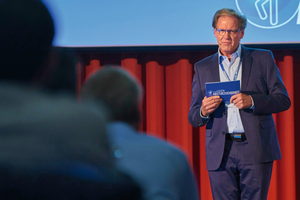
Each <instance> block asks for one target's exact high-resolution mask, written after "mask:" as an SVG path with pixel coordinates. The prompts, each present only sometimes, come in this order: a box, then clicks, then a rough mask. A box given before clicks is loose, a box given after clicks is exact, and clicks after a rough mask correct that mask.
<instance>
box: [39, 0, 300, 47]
mask: <svg viewBox="0 0 300 200" xmlns="http://www.w3.org/2000/svg"><path fill="white" fill-rule="evenodd" d="M43 1H44V2H45V4H46V5H47V6H48V7H49V9H50V12H51V14H52V16H53V17H54V20H55V26H56V36H55V39H54V43H53V44H54V45H55V46H63V47H106V46H156V45H157V46H165V45H210V44H216V39H215V37H214V35H213V29H212V26H211V23H212V17H213V15H214V13H215V12H216V11H217V10H218V9H221V8H232V9H235V10H236V11H238V12H240V13H242V14H244V15H245V16H246V17H247V19H248V25H247V28H246V30H245V36H244V38H243V39H242V41H241V42H242V43H243V44H270V43H272V44H274V43H275V44H281V43H289V44H291V43H293V44H295V43H300V34H299V32H300V13H299V3H300V2H299V0H43Z"/></svg>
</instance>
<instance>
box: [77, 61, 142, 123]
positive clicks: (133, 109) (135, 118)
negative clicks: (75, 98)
mask: <svg viewBox="0 0 300 200" xmlns="http://www.w3.org/2000/svg"><path fill="white" fill-rule="evenodd" d="M141 92H142V91H141V88H140V86H139V84H138V82H137V81H136V80H135V79H134V78H133V77H132V76H131V75H130V74H129V73H128V72H126V71H125V70H124V69H122V68H121V67H120V66H119V67H104V68H103V69H101V70H99V71H98V72H96V73H95V74H94V75H93V76H91V77H90V78H89V79H88V81H87V82H86V83H85V84H84V85H83V87H82V95H83V97H87V96H90V97H91V96H92V97H93V98H96V99H98V100H100V101H103V103H105V104H106V105H107V106H108V108H109V109H110V110H111V112H112V118H113V120H114V121H123V122H127V123H129V124H131V125H134V126H136V124H138V123H139V122H140V112H139V101H140V97H141Z"/></svg>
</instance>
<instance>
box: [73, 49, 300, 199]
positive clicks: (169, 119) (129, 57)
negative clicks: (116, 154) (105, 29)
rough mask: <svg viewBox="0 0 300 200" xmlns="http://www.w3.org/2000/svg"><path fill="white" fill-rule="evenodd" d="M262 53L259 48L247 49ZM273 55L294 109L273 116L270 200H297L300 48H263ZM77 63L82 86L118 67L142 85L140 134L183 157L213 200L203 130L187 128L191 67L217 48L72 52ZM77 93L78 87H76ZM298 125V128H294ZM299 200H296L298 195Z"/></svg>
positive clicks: (202, 191) (202, 193) (204, 196)
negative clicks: (275, 154)
mask: <svg viewBox="0 0 300 200" xmlns="http://www.w3.org/2000/svg"><path fill="white" fill-rule="evenodd" d="M251 47H261V46H251ZM262 47H263V48H267V49H270V50H272V51H273V53H274V57H275V60H276V63H277V65H278V67H279V69H280V72H281V75H282V79H283V81H284V83H285V86H286V87H287V90H288V93H289V96H290V99H291V101H292V106H291V108H290V109H289V110H287V111H285V112H282V113H279V114H274V118H275V122H276V128H277V130H278V137H279V141H280V147H281V150H282V157H283V158H282V159H281V160H279V161H275V163H274V170H273V175H272V180H271V185H270V191H269V197H268V200H283V199H286V200H296V189H297V188H298V190H297V191H300V190H299V186H297V184H296V183H297V182H299V180H300V175H299V173H297V172H296V170H295V169H296V168H297V167H299V164H300V163H299V156H297V157H296V155H299V153H300V146H299V145H297V143H296V142H297V141H299V139H300V136H299V134H300V123H299V115H296V114H295V113H297V112H298V113H299V112H300V107H299V104H295V103H294V102H299V101H300V94H299V93H300V90H298V89H297V87H299V85H300V78H299V74H300V59H299V56H298V55H299V53H300V48H299V47H298V46H295V45H292V46H273V45H270V46H262ZM72 50H73V51H75V52H76V55H77V57H78V58H79V59H80V62H79V64H78V69H79V75H78V80H79V82H80V83H83V82H84V81H85V80H86V79H87V78H88V77H89V76H90V75H91V74H92V73H94V72H95V71H97V70H99V69H100V68H102V67H103V66H105V65H110V64H113V65H120V66H122V67H123V68H125V69H127V70H129V71H131V72H132V73H133V74H134V75H135V76H136V77H137V78H138V79H139V80H140V81H141V83H142V85H143V88H144V91H145V97H144V100H143V102H142V106H141V112H142V115H143V120H142V122H141V130H142V131H146V132H148V134H149V135H153V136H155V137H158V138H161V139H164V140H167V141H168V142H170V143H172V144H174V145H176V146H177V147H179V148H181V149H182V150H183V151H184V152H185V153H186V155H187V157H188V159H189V161H190V164H191V167H192V168H193V170H194V173H195V175H196V178H197V182H198V185H199V192H200V196H201V199H204V200H212V195H211V190H210V184H209V178H208V172H207V170H206V161H205V127H202V128H193V127H192V126H191V125H190V124H189V122H188V117H187V116H188V111H189V106H190V99H191V84H192V77H193V73H194V71H193V65H194V63H195V62H197V61H198V60H201V59H202V58H204V57H206V56H208V55H211V54H213V53H215V52H216V51H217V46H207V47H203V46H201V47H200V46H199V47H197V46H193V47H191V46H185V47H184V46H180V47H174V46H171V47H170V46H164V47H148V48H147V47H136V48H134V47H127V48H77V49H76V48H73V49H72ZM78 90H80V84H79V85H78ZM297 122H298V123H297ZM298 196H299V194H298Z"/></svg>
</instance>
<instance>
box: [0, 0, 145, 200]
mask: <svg viewBox="0 0 300 200" xmlns="http://www.w3.org/2000/svg"><path fill="white" fill-rule="evenodd" d="M0 25H1V31H0V61H1V67H0V82H1V84H0V95H1V100H0V109H1V114H0V132H1V135H0V149H1V152H0V169H1V172H0V177H1V178H0V199H10V200H11V199H56V200H57V199H72V200H73V199H118V200H119V199H140V192H139V187H138V186H137V185H136V183H134V181H132V179H131V178H129V177H128V176H126V175H125V174H124V173H120V172H119V171H118V170H117V168H116V167H115V165H114V162H115V160H114V157H113V155H112V151H111V147H110V145H109V141H108V138H107V134H106V128H105V126H106V117H105V116H106V111H105V109H104V108H103V107H102V108H100V109H99V107H97V111H96V109H95V105H92V104H91V103H89V104H82V105H79V104H78V103H77V101H76V99H75V98H74V97H73V98H71V97H68V96H65V95H64V96H63V95H59V96H58V95H53V93H45V92H43V91H41V90H40V89H38V88H45V87H46V85H43V81H41V79H40V77H41V75H43V74H44V73H45V71H47V70H48V69H46V68H45V67H44V66H45V65H43V62H45V60H46V58H47V56H48V54H49V50H50V49H51V44H52V39H53V37H54V24H53V21H52V17H51V15H50V14H49V12H48V10H47V8H46V7H45V6H44V4H43V3H42V2H41V1H39V0H0ZM97 105H99V104H97Z"/></svg>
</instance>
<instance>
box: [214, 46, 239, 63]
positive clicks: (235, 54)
mask: <svg viewBox="0 0 300 200" xmlns="http://www.w3.org/2000/svg"><path fill="white" fill-rule="evenodd" d="M241 52H242V47H241V44H239V47H238V49H237V50H236V52H234V53H233V54H231V55H232V56H234V57H236V58H238V57H241ZM225 57H226V56H223V55H222V54H221V51H220V48H219V49H218V58H219V63H220V61H223V60H224V59H225Z"/></svg>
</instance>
